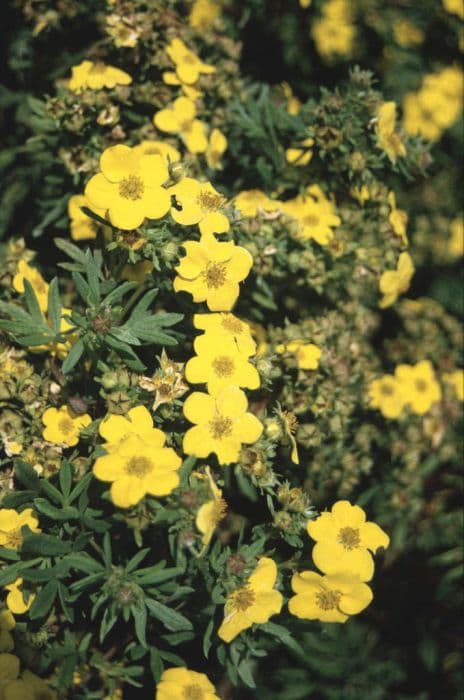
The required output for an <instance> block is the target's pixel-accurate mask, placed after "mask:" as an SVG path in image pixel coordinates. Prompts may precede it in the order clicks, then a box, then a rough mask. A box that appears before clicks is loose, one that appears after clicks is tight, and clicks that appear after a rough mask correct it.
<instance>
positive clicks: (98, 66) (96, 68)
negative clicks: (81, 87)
mask: <svg viewBox="0 0 464 700" xmlns="http://www.w3.org/2000/svg"><path fill="white" fill-rule="evenodd" d="M105 71H106V66H105V64H104V63H102V62H101V61H97V63H94V64H93V66H92V68H91V69H90V70H89V73H96V74H97V75H101V74H102V73H104V72H105Z"/></svg>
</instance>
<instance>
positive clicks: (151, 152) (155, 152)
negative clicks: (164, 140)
mask: <svg viewBox="0 0 464 700" xmlns="http://www.w3.org/2000/svg"><path fill="white" fill-rule="evenodd" d="M144 154H145V155H146V156H162V155H163V154H162V153H161V150H160V149H159V148H157V147H156V146H149V147H148V148H145V150H144Z"/></svg>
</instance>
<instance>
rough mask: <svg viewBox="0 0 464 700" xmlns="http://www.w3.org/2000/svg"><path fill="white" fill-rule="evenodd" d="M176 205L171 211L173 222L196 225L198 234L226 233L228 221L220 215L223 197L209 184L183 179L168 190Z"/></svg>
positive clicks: (224, 200)
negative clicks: (198, 230)
mask: <svg viewBox="0 0 464 700" xmlns="http://www.w3.org/2000/svg"><path fill="white" fill-rule="evenodd" d="M169 193H170V194H171V195H174V196H175V199H176V203H175V205H174V206H173V207H172V209H171V216H172V218H173V219H174V221H177V223H179V224H182V225H183V226H191V225H193V224H198V226H199V229H200V233H201V234H202V235H203V234H208V233H227V231H228V230H229V228H230V223H229V219H228V218H227V216H226V215H225V214H223V213H222V209H223V208H224V206H225V204H226V199H225V197H223V196H222V194H220V193H219V192H217V191H216V190H215V189H214V187H213V186H212V184H211V183H210V182H198V180H194V179H193V178H191V177H184V178H182V180H180V182H178V183H177V184H176V185H173V186H172V187H170V188H169Z"/></svg>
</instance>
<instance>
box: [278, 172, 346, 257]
mask: <svg viewBox="0 0 464 700" xmlns="http://www.w3.org/2000/svg"><path fill="white" fill-rule="evenodd" d="M282 209H283V210H284V212H285V213H286V214H289V215H290V216H292V217H293V218H294V219H295V220H296V222H297V223H298V227H297V230H296V232H295V238H298V239H300V240H304V241H307V240H310V239H314V240H315V241H316V242H317V243H319V245H327V244H328V243H330V241H331V240H332V238H333V237H334V231H333V227H334V226H339V225H340V224H341V219H340V217H338V216H337V215H336V214H335V206H334V204H333V202H331V201H330V200H329V199H327V197H326V196H325V195H324V193H323V192H322V190H321V189H320V187H318V186H317V185H311V186H310V187H308V188H307V189H306V192H305V194H303V195H299V196H298V197H295V199H292V200H288V201H286V202H283V203H282Z"/></svg>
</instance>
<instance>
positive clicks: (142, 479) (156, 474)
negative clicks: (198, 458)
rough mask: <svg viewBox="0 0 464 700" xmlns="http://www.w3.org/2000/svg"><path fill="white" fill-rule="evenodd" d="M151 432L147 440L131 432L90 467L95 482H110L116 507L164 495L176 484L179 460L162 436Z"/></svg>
mask: <svg viewBox="0 0 464 700" xmlns="http://www.w3.org/2000/svg"><path fill="white" fill-rule="evenodd" d="M154 432H155V431H153V432H152V433H151V434H150V437H149V440H148V441H146V440H145V436H144V435H137V434H135V433H130V434H128V435H127V436H126V437H125V438H123V439H122V440H119V442H117V443H113V444H111V443H110V445H109V450H110V451H109V453H108V454H106V455H104V456H103V457H99V458H98V459H97V460H96V462H95V464H94V465H93V473H94V476H96V478H97V479H100V481H109V482H112V483H111V489H110V492H111V499H112V501H113V503H114V505H115V506H118V507H119V508H130V507H131V506H135V505H136V504H137V503H139V501H141V500H142V498H144V497H145V496H146V495H147V494H149V495H151V496H167V495H168V494H170V493H171V492H172V491H173V490H174V489H175V488H176V487H177V486H178V484H179V475H178V473H177V471H178V469H179V467H180V465H181V459H180V457H179V456H178V455H177V454H176V453H175V452H174V450H173V449H172V448H171V447H164V444H165V441H166V436H165V435H164V433H163V432H162V431H161V430H156V435H154ZM105 447H106V446H105Z"/></svg>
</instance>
